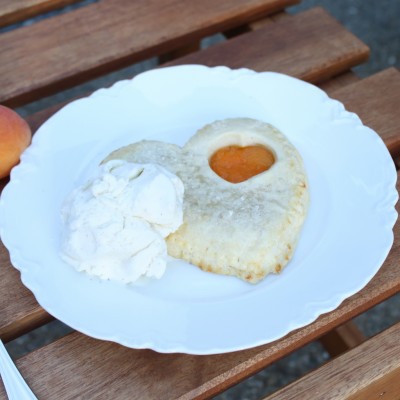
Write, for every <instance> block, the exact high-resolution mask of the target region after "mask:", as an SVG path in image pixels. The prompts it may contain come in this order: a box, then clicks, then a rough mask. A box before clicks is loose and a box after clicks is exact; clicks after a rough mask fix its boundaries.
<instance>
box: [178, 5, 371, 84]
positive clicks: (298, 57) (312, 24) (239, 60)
mask: <svg viewBox="0 0 400 400" xmlns="http://www.w3.org/2000/svg"><path fill="white" fill-rule="evenodd" d="M233 43H234V45H233ZM267 54H268V57H266V55H267ZM238 55H240V56H238ZM368 55H369V49H368V47H367V46H366V45H365V44H364V43H362V42H361V41H360V40H359V39H357V38H356V37H355V36H354V35H353V34H352V33H350V32H349V31H347V30H346V29H345V28H344V27H343V26H342V25H341V24H339V23H338V22H337V21H336V20H335V19H334V18H332V17H331V16H330V15H329V14H327V13H326V11H324V10H323V9H321V8H314V9H311V10H309V11H306V12H303V13H301V14H297V15H295V16H286V17H284V18H280V19H278V20H277V21H276V22H274V23H272V24H266V25H265V26H263V27H262V28H260V29H257V30H255V31H252V32H249V33H247V34H244V35H240V36H237V37H234V38H232V39H231V40H230V41H227V42H222V43H219V44H217V45H215V46H212V47H211V48H209V49H206V50H205V51H204V52H201V53H196V54H190V55H188V56H186V57H182V58H180V59H179V60H177V61H174V62H173V64H174V65H176V64H193V63H198V64H204V65H207V66H218V65H221V60H223V65H226V66H228V67H231V68H243V67H251V68H252V69H254V70H256V71H279V72H283V73H286V74H288V75H292V76H297V77H299V78H301V79H304V80H306V81H309V82H312V83H321V82H323V81H324V80H327V79H329V78H331V77H332V76H335V75H338V74H340V73H343V72H345V71H348V70H349V69H350V68H351V67H354V66H355V65H357V64H360V63H362V62H364V61H365V60H366V59H367V58H368ZM249 60H250V64H251V66H249Z"/></svg>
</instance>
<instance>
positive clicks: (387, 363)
mask: <svg viewBox="0 0 400 400" xmlns="http://www.w3.org/2000/svg"><path fill="white" fill-rule="evenodd" d="M399 338H400V323H397V324H396V325H394V326H392V327H390V328H388V329H387V330H386V331H384V332H382V333H380V334H379V335H377V336H375V337H374V338H371V339H369V340H368V341H366V342H365V343H363V344H361V345H360V346H358V347H356V348H354V349H353V350H351V351H349V352H348V353H346V354H344V355H342V356H340V357H338V358H336V359H334V360H332V361H330V362H329V363H327V364H326V365H324V366H322V367H320V368H318V369H317V370H316V371H314V372H311V373H310V374H308V375H306V376H305V377H303V378H301V379H299V380H298V381H296V382H294V383H293V384H290V385H288V386H287V387H285V388H283V389H282V390H279V391H278V392H276V393H274V394H272V395H270V396H268V397H266V398H265V400H298V399H313V400H337V399H343V400H344V399H347V400H372V399H380V398H382V399H387V400H397V399H399V394H400V380H399V376H400V375H399V374H400V341H399Z"/></svg>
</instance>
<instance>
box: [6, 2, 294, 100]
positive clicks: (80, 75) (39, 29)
mask: <svg viewBox="0 0 400 400" xmlns="http://www.w3.org/2000/svg"><path fill="white" fill-rule="evenodd" d="M297 2H298V0H248V1H245V2H244V1H242V0H225V1H222V2H215V1H214V0H203V1H202V2H198V1H196V0H187V1H185V2H182V1H180V0H165V1H163V2H160V1H157V0H152V1H148V0H136V1H134V2H133V1H130V0H112V1H110V0H103V1H101V2H96V3H93V4H90V5H87V6H85V7H81V8H79V9H77V10H74V11H71V12H68V13H64V14H61V15H57V16H54V17H52V18H48V19H45V20H42V21H40V22H37V23H35V24H33V25H30V26H26V27H23V28H20V29H16V30H12V31H9V32H5V33H3V34H1V35H0V48H1V49H2V54H7V57H4V58H2V62H1V63H0V87H1V91H0V103H3V104H5V105H8V106H11V107H16V106H18V105H21V104H23V103H27V102H30V101H33V100H36V99H38V98H41V97H44V96H46V95H49V94H51V93H54V92H56V91H59V90H62V89H65V88H67V87H71V86H73V85H76V84H78V83H81V82H84V81H86V80H88V79H93V78H95V77H97V76H100V75H102V74H104V73H106V72H110V71H113V70H115V69H118V68H122V67H125V66H128V65H130V64H131V63H134V62H136V61H139V60H143V59H146V58H149V57H153V56H159V55H161V54H163V53H166V52H168V51H170V50H174V49H175V48H179V47H182V46H185V45H187V44H189V43H191V42H193V41H196V40H199V39H201V38H202V37H204V36H207V35H211V34H214V33H217V32H220V31H223V30H226V29H229V28H233V27H235V26H237V25H243V24H245V23H247V22H250V21H252V20H256V19H258V18H261V17H263V16H265V15H267V14H269V13H273V12H276V11H278V10H281V9H283V8H284V7H286V6H288V5H290V4H294V3H297ZM177 15H179V19H178V18H176V16H177Z"/></svg>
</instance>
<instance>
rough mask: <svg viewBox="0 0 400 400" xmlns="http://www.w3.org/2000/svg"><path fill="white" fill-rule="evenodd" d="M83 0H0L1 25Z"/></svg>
mask: <svg viewBox="0 0 400 400" xmlns="http://www.w3.org/2000/svg"><path fill="white" fill-rule="evenodd" d="M80 1H82V0H0V27H2V26H7V25H11V24H15V23H17V22H21V21H24V20H26V19H29V18H32V17H35V16H38V15H40V14H43V13H46V12H48V11H53V10H57V9H60V8H62V7H65V6H67V5H70V4H73V3H78V2H80Z"/></svg>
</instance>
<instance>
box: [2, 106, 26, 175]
mask: <svg viewBox="0 0 400 400" xmlns="http://www.w3.org/2000/svg"><path fill="white" fill-rule="evenodd" d="M31 140H32V132H31V129H30V127H29V125H28V124H27V122H26V121H25V120H24V119H23V118H21V117H20V116H19V115H18V114H17V113H16V112H15V111H13V110H11V109H10V108H8V107H5V106H2V105H0V178H4V177H6V176H8V175H9V174H10V171H11V169H12V168H13V167H14V166H15V165H17V164H18V163H19V160H20V156H21V153H22V152H23V151H24V150H25V149H26V148H27V147H28V146H29V144H30V143H31Z"/></svg>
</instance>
